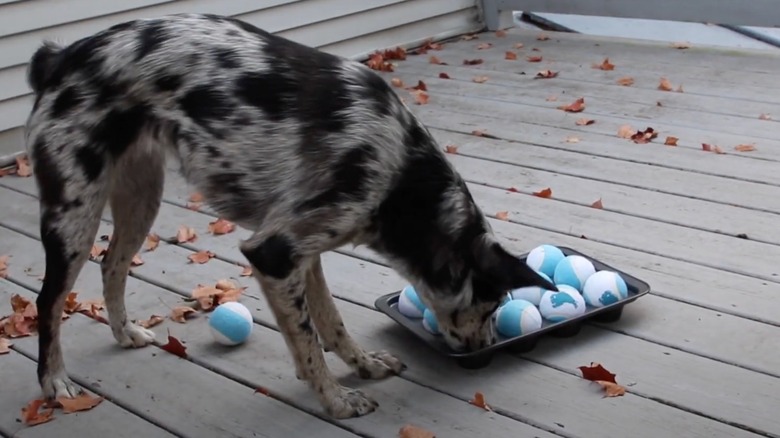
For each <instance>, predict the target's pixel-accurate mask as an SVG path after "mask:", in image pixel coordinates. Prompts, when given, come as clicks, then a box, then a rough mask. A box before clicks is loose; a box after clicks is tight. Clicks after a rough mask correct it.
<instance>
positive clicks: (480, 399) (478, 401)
mask: <svg viewBox="0 0 780 438" xmlns="http://www.w3.org/2000/svg"><path fill="white" fill-rule="evenodd" d="M469 403H471V404H472V405H474V406H476V407H478V408H482V409H484V410H486V411H492V410H493V409H491V408H490V405H488V404H487V403H486V402H485V395H484V394H482V393H481V392H479V391H477V392H475V393H474V398H473V399H471V400H469Z"/></svg>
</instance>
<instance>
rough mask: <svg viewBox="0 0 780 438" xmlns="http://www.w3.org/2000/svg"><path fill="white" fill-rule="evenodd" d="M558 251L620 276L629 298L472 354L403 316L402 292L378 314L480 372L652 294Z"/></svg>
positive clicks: (615, 316)
mask: <svg viewBox="0 0 780 438" xmlns="http://www.w3.org/2000/svg"><path fill="white" fill-rule="evenodd" d="M558 248H560V250H561V251H563V253H564V255H567V256H569V255H580V256H582V257H585V258H587V259H588V260H590V261H591V262H592V263H593V266H594V267H595V268H596V271H601V270H609V271H614V272H617V273H618V274H620V276H621V277H623V280H625V282H626V285H627V286H628V297H627V298H625V299H622V300H620V301H618V302H616V303H612V304H609V305H607V306H604V307H592V306H587V308H586V310H585V313H584V314H583V315H580V316H577V317H575V318H571V319H568V320H566V321H561V322H550V321H547V320H543V322H542V327H541V328H540V329H539V330H536V331H534V332H532V333H528V334H525V335H521V336H517V337H514V338H505V337H499V341H498V342H496V343H495V344H493V345H490V346H488V347H486V348H483V349H481V350H476V351H471V352H459V351H455V350H452V349H451V348H450V347H449V346H448V345H447V344H446V343H445V342H444V339H442V337H441V336H436V335H434V334H432V333H430V332H428V331H427V330H425V328H424V327H423V325H422V319H419V318H418V319H414V318H409V317H407V316H405V315H403V314H402V313H401V312H400V311H399V310H398V298H399V296H400V295H401V291H397V292H393V293H389V294H387V295H384V296H381V297H379V298H378V299H377V300H376V302H375V306H376V308H377V309H378V310H379V311H381V312H383V313H385V314H386V315H388V316H389V317H390V318H392V319H393V320H394V321H396V322H397V323H398V324H400V325H402V326H403V327H405V328H406V329H408V330H409V331H411V332H412V333H413V334H414V335H416V336H417V337H418V338H420V339H421V340H422V341H423V342H425V343H427V344H428V345H429V346H431V347H432V348H433V349H435V350H437V351H438V352H440V353H442V354H444V355H446V356H448V357H451V358H453V359H454V360H456V361H457V363H458V364H459V365H460V366H461V367H463V368H468V369H477V368H483V367H486V366H488V365H489V364H490V362H491V361H492V359H493V355H494V354H495V353H497V352H499V351H502V350H505V351H510V352H513V353H522V352H527V351H530V350H531V349H533V348H534V346H535V345H536V342H537V341H538V339H539V338H540V337H541V336H545V335H549V336H555V337H571V336H575V335H576V334H578V333H579V332H580V329H581V328H582V324H583V323H584V322H586V321H596V322H602V323H609V322H615V321H618V320H619V319H620V318H621V316H622V315H623V307H624V306H625V305H626V304H629V303H631V302H633V301H635V300H636V299H637V298H639V297H641V296H642V295H646V294H648V293H649V292H650V285H649V284H647V283H646V282H644V281H642V280H640V279H638V278H636V277H634V276H633V275H630V274H628V273H626V272H624V271H621V270H619V269H615V268H613V267H612V266H609V265H607V264H606V263H603V262H601V261H599V260H597V259H595V258H593V257H590V256H588V255H586V254H583V253H581V252H579V251H576V250H574V249H572V248H568V247H564V246H559V247H558ZM527 256H528V253H526V254H524V255H522V256H521V258H522V260H523V261H525V258H526V257H527Z"/></svg>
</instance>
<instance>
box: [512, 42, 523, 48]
mask: <svg viewBox="0 0 780 438" xmlns="http://www.w3.org/2000/svg"><path fill="white" fill-rule="evenodd" d="M523 47H525V44H523V43H514V44H512V48H513V49H522V48H523Z"/></svg>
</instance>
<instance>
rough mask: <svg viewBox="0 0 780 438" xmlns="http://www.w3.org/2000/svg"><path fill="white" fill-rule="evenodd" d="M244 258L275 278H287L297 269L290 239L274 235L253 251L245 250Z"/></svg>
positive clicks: (243, 251) (243, 250)
mask: <svg viewBox="0 0 780 438" xmlns="http://www.w3.org/2000/svg"><path fill="white" fill-rule="evenodd" d="M241 251H242V253H243V254H244V257H246V258H247V260H249V262H250V263H252V265H253V266H254V267H255V268H257V270H258V271H260V272H261V273H263V274H265V275H269V276H271V277H274V278H279V279H282V278H286V277H287V276H289V275H290V273H291V272H292V270H293V268H295V262H296V258H297V256H296V254H295V248H293V246H292V244H291V242H290V239H288V238H287V237H285V236H282V235H280V234H276V235H273V236H271V237H269V238H267V239H266V240H265V241H263V242H262V243H261V244H259V245H257V247H255V248H252V249H243V248H242V250H241Z"/></svg>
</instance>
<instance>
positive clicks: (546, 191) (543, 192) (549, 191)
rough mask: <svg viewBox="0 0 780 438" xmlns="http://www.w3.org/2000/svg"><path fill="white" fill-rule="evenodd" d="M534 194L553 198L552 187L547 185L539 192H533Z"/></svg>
mask: <svg viewBox="0 0 780 438" xmlns="http://www.w3.org/2000/svg"><path fill="white" fill-rule="evenodd" d="M533 195H534V196H537V197H539V198H551V197H552V189H551V188H549V187H547V188H546V189H542V190H540V191H538V192H533Z"/></svg>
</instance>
